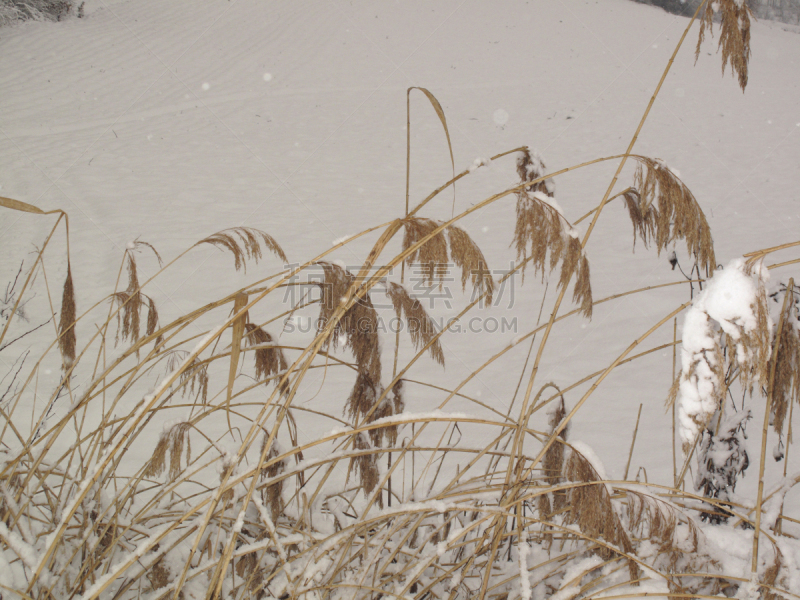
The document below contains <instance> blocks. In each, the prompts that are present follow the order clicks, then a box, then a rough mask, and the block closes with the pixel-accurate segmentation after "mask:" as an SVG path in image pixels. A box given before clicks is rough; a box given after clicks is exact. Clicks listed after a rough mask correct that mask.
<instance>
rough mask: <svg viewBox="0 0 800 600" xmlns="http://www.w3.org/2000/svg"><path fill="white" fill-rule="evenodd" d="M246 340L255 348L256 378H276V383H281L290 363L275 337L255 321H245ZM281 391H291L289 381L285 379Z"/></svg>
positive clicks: (284, 392)
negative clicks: (281, 377)
mask: <svg viewBox="0 0 800 600" xmlns="http://www.w3.org/2000/svg"><path fill="white" fill-rule="evenodd" d="M244 327H245V331H246V333H245V335H244V338H245V342H246V344H247V345H248V346H249V347H254V346H255V347H257V348H256V350H255V368H256V379H269V378H271V377H274V378H275V385H278V384H279V380H280V375H281V374H282V373H284V372H285V371H286V369H287V368H288V367H289V364H288V363H287V362H286V357H285V356H284V355H283V350H282V349H281V348H280V347H279V346H278V345H277V343H276V341H275V340H274V338H273V337H272V336H271V335H270V334H269V333H268V332H266V331H265V330H264V329H262V328H261V327H259V326H258V325H255V324H254V323H245V325H244ZM281 393H283V394H284V395H285V394H288V393H289V382H288V380H287V381H284V382H283V385H282V386H281Z"/></svg>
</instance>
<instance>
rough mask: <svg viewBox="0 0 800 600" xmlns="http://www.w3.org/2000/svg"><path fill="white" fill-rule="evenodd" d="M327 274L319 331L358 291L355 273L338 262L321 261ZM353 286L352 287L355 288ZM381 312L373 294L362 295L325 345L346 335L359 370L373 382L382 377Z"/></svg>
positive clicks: (332, 343)
mask: <svg viewBox="0 0 800 600" xmlns="http://www.w3.org/2000/svg"><path fill="white" fill-rule="evenodd" d="M317 264H318V265H319V266H321V267H322V269H323V272H324V274H325V279H324V281H323V282H322V283H321V284H320V289H321V291H322V294H321V298H320V313H319V319H318V320H317V332H318V333H319V332H321V331H322V330H323V329H324V328H325V327H326V326H327V324H328V322H329V321H330V319H331V317H332V316H333V313H334V311H335V310H336V308H337V307H338V306H340V305H342V304H346V303H347V302H349V301H350V297H349V294H352V293H354V291H355V285H354V284H355V279H356V278H355V276H354V275H353V274H352V273H350V272H349V271H347V270H346V269H343V268H342V267H340V266H338V265H334V264H332V263H329V262H319V263H317ZM351 290H352V291H351ZM378 329H379V324H378V313H377V312H376V311H375V308H374V306H373V304H372V300H371V299H370V297H369V294H366V295H365V296H364V297H363V298H359V299H358V300H357V301H356V302H355V303H354V304H353V305H352V306H351V307H350V308H349V309H348V310H347V312H345V314H344V315H343V316H342V318H341V319H339V321H338V322H337V323H336V325H335V326H334V328H333V332H332V334H331V337H330V338H329V340H327V341H326V344H325V346H326V347H327V346H328V345H331V346H333V347H334V348H336V346H337V344H338V342H339V340H340V338H342V337H343V338H344V339H345V342H344V346H345V348H348V349H350V351H351V352H352V353H353V357H354V358H355V361H356V366H357V368H358V371H359V373H364V375H365V376H366V377H367V378H368V379H369V380H370V381H372V382H380V380H381V353H380V339H379V337H378Z"/></svg>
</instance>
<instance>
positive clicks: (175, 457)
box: [144, 422, 192, 481]
mask: <svg viewBox="0 0 800 600" xmlns="http://www.w3.org/2000/svg"><path fill="white" fill-rule="evenodd" d="M191 428H192V424H191V423H188V422H184V423H178V424H176V425H173V426H172V427H170V428H169V429H167V430H165V431H163V432H162V433H161V436H160V437H159V438H158V443H157V444H156V447H155V450H154V451H153V455H152V456H151V457H150V461H149V462H148V463H147V467H145V470H144V476H145V477H158V476H159V475H161V473H163V472H164V469H165V467H166V461H167V453H169V472H168V473H167V480H168V481H175V480H176V479H177V478H178V477H179V476H180V474H181V472H182V471H183V469H182V468H181V456H182V455H183V449H184V446H185V447H186V464H187V465H188V464H189V462H190V461H191V459H192V445H191V442H190V440H189V431H190V430H191Z"/></svg>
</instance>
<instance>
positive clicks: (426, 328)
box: [386, 282, 444, 366]
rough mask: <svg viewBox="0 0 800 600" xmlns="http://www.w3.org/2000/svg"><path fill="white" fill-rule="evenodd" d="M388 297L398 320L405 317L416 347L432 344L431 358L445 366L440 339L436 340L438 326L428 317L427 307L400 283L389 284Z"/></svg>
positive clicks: (387, 286)
mask: <svg viewBox="0 0 800 600" xmlns="http://www.w3.org/2000/svg"><path fill="white" fill-rule="evenodd" d="M386 295H387V297H388V298H389V300H391V301H392V305H393V306H394V310H395V313H396V314H397V318H398V319H403V318H404V317H405V322H406V326H407V327H408V335H409V336H410V337H411V342H412V343H413V344H414V347H415V348H416V349H417V350H419V349H420V348H422V347H424V346H426V345H427V344H429V343H431V341H432V342H433V343H431V345H430V347H429V348H428V352H429V353H430V355H431V358H432V359H433V360H435V361H436V362H437V363H439V364H440V365H442V366H444V351H443V350H442V345H441V343H440V342H439V339H438V338H436V334H437V333H438V332H437V331H436V325H435V324H434V322H433V320H432V319H431V318H430V317H429V316H428V313H427V312H426V311H425V307H423V306H422V303H420V301H419V300H418V299H416V298H412V297H411V295H410V294H409V293H408V291H407V290H406V288H405V287H403V286H402V285H400V284H399V283H394V282H387V284H386Z"/></svg>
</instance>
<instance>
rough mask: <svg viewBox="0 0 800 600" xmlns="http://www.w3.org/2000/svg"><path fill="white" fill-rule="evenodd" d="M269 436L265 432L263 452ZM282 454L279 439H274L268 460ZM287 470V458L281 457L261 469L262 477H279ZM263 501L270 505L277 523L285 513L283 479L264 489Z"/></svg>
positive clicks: (274, 520) (262, 444)
mask: <svg viewBox="0 0 800 600" xmlns="http://www.w3.org/2000/svg"><path fill="white" fill-rule="evenodd" d="M268 439H269V438H268V436H267V434H266V433H265V434H264V438H263V439H262V440H261V454H264V446H265V445H266V443H267V441H268ZM281 454H282V452H281V447H280V444H279V443H278V441H277V440H273V442H272V446H270V449H269V452H268V453H267V456H266V462H271V461H273V460H275V459H276V458H278V457H279V456H280V455H281ZM285 470H286V459H285V458H284V459H281V460H278V461H275V462H273V463H272V464H271V465H270V466H269V467H267V468H266V469H262V470H261V478H262V479H264V478H272V477H277V476H278V475H280V474H281V473H283V472H284V471H285ZM262 496H263V502H264V504H265V505H266V506H269V510H270V513H271V515H270V516H271V517H272V522H273V523H276V522H277V521H278V517H279V516H280V515H281V514H282V513H283V479H281V480H280V481H276V482H274V483H270V484H269V485H268V486H267V487H266V489H265V490H262Z"/></svg>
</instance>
